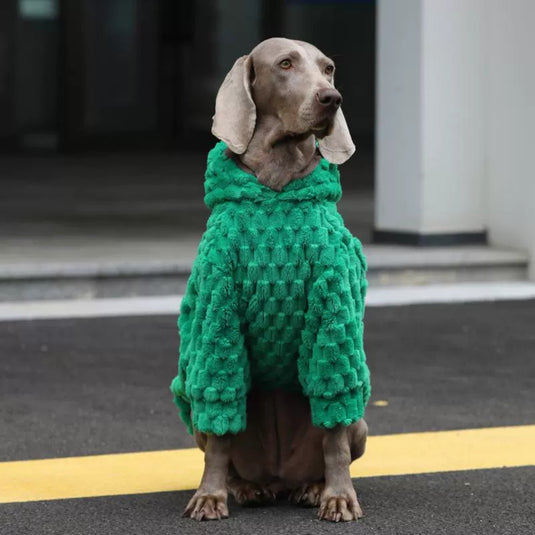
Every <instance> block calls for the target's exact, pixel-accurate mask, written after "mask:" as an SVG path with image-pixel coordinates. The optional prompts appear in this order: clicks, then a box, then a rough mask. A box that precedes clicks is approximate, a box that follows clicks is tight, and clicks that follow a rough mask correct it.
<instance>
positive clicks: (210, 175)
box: [204, 141, 342, 209]
mask: <svg viewBox="0 0 535 535" xmlns="http://www.w3.org/2000/svg"><path fill="white" fill-rule="evenodd" d="M226 149H227V146H226V145H225V143H224V142H223V141H220V142H219V143H217V145H216V146H215V147H214V148H213V149H212V150H211V151H210V153H209V154H208V164H207V167H206V175H205V183H204V190H205V197H204V202H205V203H206V205H207V206H208V208H210V209H213V208H214V207H215V206H216V205H218V204H222V203H225V202H242V201H249V202H256V203H263V202H269V201H276V202H280V201H293V202H301V201H312V202H322V201H329V202H337V201H338V200H339V199H340V197H341V196H342V188H341V186H340V173H339V172H338V168H337V166H336V165H335V164H331V163H329V162H328V161H327V160H325V158H322V159H321V161H320V163H319V164H318V166H317V167H316V168H315V169H314V170H313V171H312V172H311V173H310V174H308V175H306V176H304V177H303V178H297V179H295V180H292V181H291V182H290V183H289V184H286V186H285V187H284V188H283V189H282V190H281V191H275V190H273V189H271V188H269V187H267V186H264V185H263V184H260V182H258V180H257V178H256V177H255V176H254V175H252V174H250V173H247V172H246V171H244V170H243V169H240V168H239V167H238V165H237V164H236V163H235V162H234V160H233V159H232V158H229V157H228V156H227V154H226V153H225V151H226Z"/></svg>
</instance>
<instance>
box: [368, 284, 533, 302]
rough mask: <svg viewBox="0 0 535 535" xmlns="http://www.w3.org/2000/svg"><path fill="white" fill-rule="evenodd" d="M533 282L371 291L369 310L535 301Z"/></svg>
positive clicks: (393, 287) (449, 285) (446, 285)
mask: <svg viewBox="0 0 535 535" xmlns="http://www.w3.org/2000/svg"><path fill="white" fill-rule="evenodd" d="M534 298H535V283H532V282H466V283H456V284H429V285H422V286H379V287H375V288H370V289H369V290H368V295H367V298H366V306H369V307H370V306H400V305H416V304H426V303H429V304H433V303H468V302H477V301H507V300H519V299H534Z"/></svg>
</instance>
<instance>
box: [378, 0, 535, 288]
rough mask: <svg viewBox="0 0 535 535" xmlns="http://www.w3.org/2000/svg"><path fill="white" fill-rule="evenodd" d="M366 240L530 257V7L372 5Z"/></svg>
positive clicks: (430, 2) (533, 61) (463, 1)
mask: <svg viewBox="0 0 535 535" xmlns="http://www.w3.org/2000/svg"><path fill="white" fill-rule="evenodd" d="M377 24H378V26H377V30H378V32H377V125H376V146H377V158H376V162H377V163H376V200H375V203H376V205H375V238H376V239H377V241H397V242H398V243H417V244H434V243H436V244H440V243H452V244H454V243H489V244H490V245H495V246H499V247H510V248H514V249H522V250H525V251H527V252H528V253H529V255H530V258H531V262H530V277H531V278H533V279H535V2H534V1H533V0H403V1H400V0H379V2H378V22H377Z"/></svg>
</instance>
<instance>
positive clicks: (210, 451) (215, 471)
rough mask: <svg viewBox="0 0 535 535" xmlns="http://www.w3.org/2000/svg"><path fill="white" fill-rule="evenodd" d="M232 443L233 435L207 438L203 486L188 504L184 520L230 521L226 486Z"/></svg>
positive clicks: (209, 436)
mask: <svg viewBox="0 0 535 535" xmlns="http://www.w3.org/2000/svg"><path fill="white" fill-rule="evenodd" d="M231 441H232V437H231V436H230V435H224V436H217V435H206V445H205V449H204V472H203V475H202V480H201V485H200V487H199V490H197V492H196V493H195V494H194V496H193V498H191V500H190V501H189V503H188V505H187V507H186V510H185V511H184V515H183V516H184V517H187V518H193V519H194V520H221V519H222V518H227V517H228V507H227V485H226V482H227V475H228V469H229V463H230V446H231Z"/></svg>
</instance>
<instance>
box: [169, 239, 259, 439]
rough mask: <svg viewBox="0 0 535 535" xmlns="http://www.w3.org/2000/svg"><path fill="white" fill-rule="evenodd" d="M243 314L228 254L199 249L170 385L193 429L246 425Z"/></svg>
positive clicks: (180, 323)
mask: <svg viewBox="0 0 535 535" xmlns="http://www.w3.org/2000/svg"><path fill="white" fill-rule="evenodd" d="M239 317H240V316H239V313H238V296H237V293H236V288H235V285H234V278H233V263H232V261H231V259H230V258H229V254H228V252H227V251H224V250H221V249H219V250H218V249H216V248H214V247H204V248H203V249H202V250H201V249H200V250H199V255H198V257H197V259H196V261H195V264H194V267H193V270H192V274H191V277H190V279H189V281H188V287H187V290H186V295H185V296H184V299H183V301H182V305H181V313H180V317H179V320H178V327H179V331H180V336H181V341H180V358H179V366H178V376H177V377H176V378H175V379H174V380H173V383H172V384H171V390H172V392H173V394H174V396H175V402H176V404H177V405H178V407H179V411H180V415H181V417H182V419H183V420H184V422H185V423H186V425H187V426H188V430H189V431H190V432H192V430H193V428H195V429H197V430H199V431H201V432H205V433H213V434H217V435H223V434H226V433H238V432H240V431H243V430H244V429H245V426H246V396H247V391H248V389H249V383H250V379H249V363H248V359H247V354H246V351H245V347H244V340H243V334H242V332H241V325H240V319H239Z"/></svg>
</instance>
